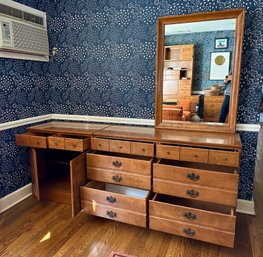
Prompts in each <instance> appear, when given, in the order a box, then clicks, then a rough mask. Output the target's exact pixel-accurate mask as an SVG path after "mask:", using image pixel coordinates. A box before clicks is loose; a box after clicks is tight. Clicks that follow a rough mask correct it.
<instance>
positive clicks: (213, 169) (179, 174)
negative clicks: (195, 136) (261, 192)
mask: <svg viewBox="0 0 263 257" xmlns="http://www.w3.org/2000/svg"><path fill="white" fill-rule="evenodd" d="M153 179H163V180H167V181H168V182H169V181H174V182H183V183H188V184H191V185H193V186H194V185H204V186H209V187H216V188H220V189H226V190H235V191H236V190H237V189H238V171H237V169H236V168H233V167H225V166H218V165H212V164H205V163H204V164H203V163H191V162H183V161H172V160H165V159H161V160H159V161H158V162H157V163H154V164H153Z"/></svg>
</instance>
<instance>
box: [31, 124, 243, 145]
mask: <svg viewBox="0 0 263 257" xmlns="http://www.w3.org/2000/svg"><path fill="white" fill-rule="evenodd" d="M28 131H30V132H35V133H61V134H76V135H93V136H95V137H104V138H116V139H123V140H129V139H130V140H141V141H149V142H162V143H174V144H185V145H197V146H207V147H218V148H222V147H224V148H241V142H240V137H239V135H238V134H227V133H211V132H195V131H178V130H170V129H155V128H153V127H141V126H118V125H107V124H97V123H81V122H49V123H44V124H41V125H36V126H33V127H29V128H28Z"/></svg>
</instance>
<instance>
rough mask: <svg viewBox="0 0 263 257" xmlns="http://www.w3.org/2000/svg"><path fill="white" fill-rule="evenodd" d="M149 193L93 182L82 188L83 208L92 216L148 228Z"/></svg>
mask: <svg viewBox="0 0 263 257" xmlns="http://www.w3.org/2000/svg"><path fill="white" fill-rule="evenodd" d="M149 194H150V193H149V191H145V190H140V189H136V188H131V187H124V186H119V185H113V184H108V183H101V182H97V181H92V182H90V183H88V184H87V185H86V186H84V187H81V188H80V195H81V196H80V197H81V208H82V209H83V210H84V211H85V212H87V213H89V214H92V215H96V216H100V217H104V218H108V219H112V220H116V221H121V222H125V223H129V224H133V225H136V226H141V227H146V213H147V203H146V202H147V201H148V198H149Z"/></svg>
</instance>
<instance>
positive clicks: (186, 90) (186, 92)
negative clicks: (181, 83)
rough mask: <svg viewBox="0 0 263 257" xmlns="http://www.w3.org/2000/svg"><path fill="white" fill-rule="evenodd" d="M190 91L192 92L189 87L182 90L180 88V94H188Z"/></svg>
mask: <svg viewBox="0 0 263 257" xmlns="http://www.w3.org/2000/svg"><path fill="white" fill-rule="evenodd" d="M191 93H192V90H191V89H190V88H189V89H183V90H181V89H180V95H186V96H190V95H191Z"/></svg>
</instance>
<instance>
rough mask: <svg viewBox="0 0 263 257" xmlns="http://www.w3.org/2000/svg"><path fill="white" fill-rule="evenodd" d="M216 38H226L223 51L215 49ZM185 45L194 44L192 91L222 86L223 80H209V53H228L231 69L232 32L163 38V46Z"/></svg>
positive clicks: (185, 34)
mask: <svg viewBox="0 0 263 257" xmlns="http://www.w3.org/2000/svg"><path fill="white" fill-rule="evenodd" d="M216 38H228V47H227V48H225V49H215V48H214V45H215V39H216ZM204 39H205V40H204ZM187 44H194V72H193V75H194V76H193V78H194V79H193V91H203V90H205V89H206V88H211V86H212V85H213V84H217V83H219V84H223V80H210V63H211V53H213V52H230V62H229V63H230V67H231V63H232V58H233V49H234V31H213V32H199V33H184V34H180V35H169V36H165V45H187ZM226 75H227V74H226Z"/></svg>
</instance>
